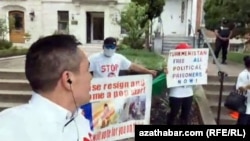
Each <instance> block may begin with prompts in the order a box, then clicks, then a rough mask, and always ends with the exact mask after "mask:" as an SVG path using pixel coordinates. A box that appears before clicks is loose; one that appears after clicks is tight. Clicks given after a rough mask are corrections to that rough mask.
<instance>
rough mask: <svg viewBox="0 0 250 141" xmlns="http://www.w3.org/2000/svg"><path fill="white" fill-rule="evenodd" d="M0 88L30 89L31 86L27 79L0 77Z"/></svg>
mask: <svg viewBox="0 0 250 141" xmlns="http://www.w3.org/2000/svg"><path fill="white" fill-rule="evenodd" d="M0 90H12V91H15V90H16V91H18V90H22V91H30V90H31V88H30V86H29V82H28V81H27V80H17V79H0Z"/></svg>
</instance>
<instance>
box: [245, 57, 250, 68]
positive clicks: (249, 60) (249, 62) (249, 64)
mask: <svg viewBox="0 0 250 141" xmlns="http://www.w3.org/2000/svg"><path fill="white" fill-rule="evenodd" d="M243 61H244V64H245V67H246V68H250V56H248V55H247V56H244V58H243Z"/></svg>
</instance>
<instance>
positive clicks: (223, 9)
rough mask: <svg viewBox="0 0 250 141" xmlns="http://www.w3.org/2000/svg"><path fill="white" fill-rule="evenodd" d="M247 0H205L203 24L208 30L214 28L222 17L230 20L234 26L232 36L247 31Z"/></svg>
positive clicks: (249, 16) (249, 13) (249, 12)
mask: <svg viewBox="0 0 250 141" xmlns="http://www.w3.org/2000/svg"><path fill="white" fill-rule="evenodd" d="M249 7H250V1H249V0H206V2H205V4H204V12H205V16H204V19H205V25H206V28H207V29H208V30H214V29H215V27H216V26H218V25H219V24H220V21H221V19H222V18H223V17H225V18H226V19H228V20H229V21H230V23H229V26H230V27H231V28H234V36H237V35H244V34H245V33H246V32H249V31H250V30H249V24H250V9H249Z"/></svg>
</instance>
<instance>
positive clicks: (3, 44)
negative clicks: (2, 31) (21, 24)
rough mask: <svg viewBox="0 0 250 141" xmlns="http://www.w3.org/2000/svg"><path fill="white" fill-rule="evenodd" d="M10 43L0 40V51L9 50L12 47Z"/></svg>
mask: <svg viewBox="0 0 250 141" xmlns="http://www.w3.org/2000/svg"><path fill="white" fill-rule="evenodd" d="M12 45H13V44H12V42H10V41H7V40H0V50H2V49H10V48H11V47H12Z"/></svg>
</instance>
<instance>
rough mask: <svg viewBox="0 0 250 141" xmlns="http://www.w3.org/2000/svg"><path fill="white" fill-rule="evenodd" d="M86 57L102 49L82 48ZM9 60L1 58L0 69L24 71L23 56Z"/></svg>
mask: <svg viewBox="0 0 250 141" xmlns="http://www.w3.org/2000/svg"><path fill="white" fill-rule="evenodd" d="M82 49H83V50H84V52H85V53H86V55H87V56H89V55H91V54H93V53H97V52H101V51H102V47H101V46H100V45H99V46H97V45H95V46H91V45H88V46H85V47H83V48H82ZM8 58H9V59H6V58H2V59H0V69H15V70H23V71H24V64H25V55H24V56H20V57H14V58H13V57H8Z"/></svg>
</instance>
